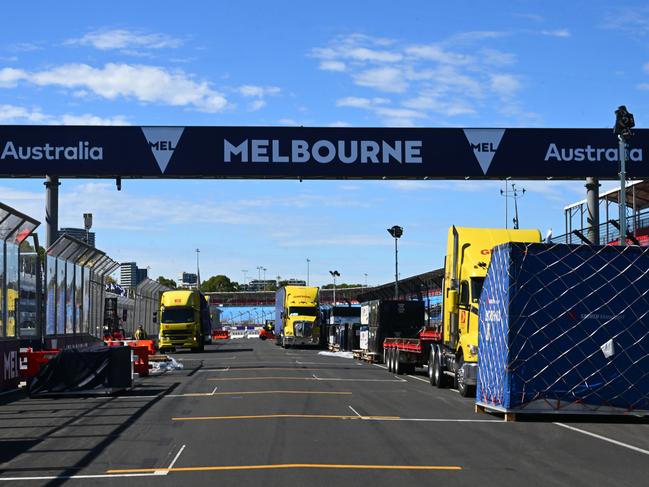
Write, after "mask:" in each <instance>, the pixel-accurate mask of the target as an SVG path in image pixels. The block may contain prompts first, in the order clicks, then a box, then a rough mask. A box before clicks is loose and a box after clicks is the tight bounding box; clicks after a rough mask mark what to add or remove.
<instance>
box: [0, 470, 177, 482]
mask: <svg viewBox="0 0 649 487" xmlns="http://www.w3.org/2000/svg"><path fill="white" fill-rule="evenodd" d="M158 475H166V474H165V473H162V474H159V473H156V470H153V469H149V470H147V473H123V474H117V475H115V474H109V473H106V474H99V475H43V476H40V477H0V482H8V481H18V480H58V479H63V480H68V479H106V478H112V477H156V476H158Z"/></svg>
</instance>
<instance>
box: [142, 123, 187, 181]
mask: <svg viewBox="0 0 649 487" xmlns="http://www.w3.org/2000/svg"><path fill="white" fill-rule="evenodd" d="M184 130H185V128H184V127H142V132H143V133H144V137H145V138H146V140H147V142H148V143H149V147H150V149H151V151H152V152H153V157H155V161H156V162H157V163H158V166H159V167H160V172H162V173H164V172H165V170H166V169H167V165H168V164H169V161H170V160H171V156H172V155H173V153H174V150H176V147H177V146H178V141H179V140H180V137H181V136H182V135H183V131H184Z"/></svg>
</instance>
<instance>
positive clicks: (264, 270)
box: [261, 267, 268, 291]
mask: <svg viewBox="0 0 649 487" xmlns="http://www.w3.org/2000/svg"><path fill="white" fill-rule="evenodd" d="M261 270H262V271H263V273H264V291H265V290H266V271H267V270H268V269H266V268H265V267H262V268H261Z"/></svg>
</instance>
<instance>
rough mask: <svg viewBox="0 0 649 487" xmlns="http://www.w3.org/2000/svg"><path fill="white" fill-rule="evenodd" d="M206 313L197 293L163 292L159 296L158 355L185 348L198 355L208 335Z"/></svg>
mask: <svg viewBox="0 0 649 487" xmlns="http://www.w3.org/2000/svg"><path fill="white" fill-rule="evenodd" d="M211 328H212V325H211V321H210V312H209V307H208V304H207V301H206V300H205V297H204V295H203V294H202V293H201V292H199V291H195V290H194V291H192V290H177V291H165V292H163V293H162V295H161V296H160V334H159V336H158V348H159V349H160V351H161V352H166V351H173V350H175V349H176V348H189V349H191V350H192V351H193V352H202V351H203V348H204V345H205V343H206V340H207V337H209V336H210V333H211Z"/></svg>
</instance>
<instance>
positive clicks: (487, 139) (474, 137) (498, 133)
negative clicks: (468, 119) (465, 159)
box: [464, 129, 505, 175]
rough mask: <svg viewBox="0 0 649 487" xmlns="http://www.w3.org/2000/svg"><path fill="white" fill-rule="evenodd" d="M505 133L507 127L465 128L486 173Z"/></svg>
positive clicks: (474, 152) (466, 134)
mask: <svg viewBox="0 0 649 487" xmlns="http://www.w3.org/2000/svg"><path fill="white" fill-rule="evenodd" d="M504 133H505V129H464V135H465V136H466V139H467V140H468V141H469V145H470V146H471V149H472V150H473V154H474V155H475V157H476V159H477V160H478V164H480V168H482V172H483V173H484V174H485V175H486V174H487V171H488V170H489V166H490V165H491V161H492V160H493V158H494V155H495V154H496V151H497V150H498V146H499V145H500V141H501V140H502V138H503V135H504Z"/></svg>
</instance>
